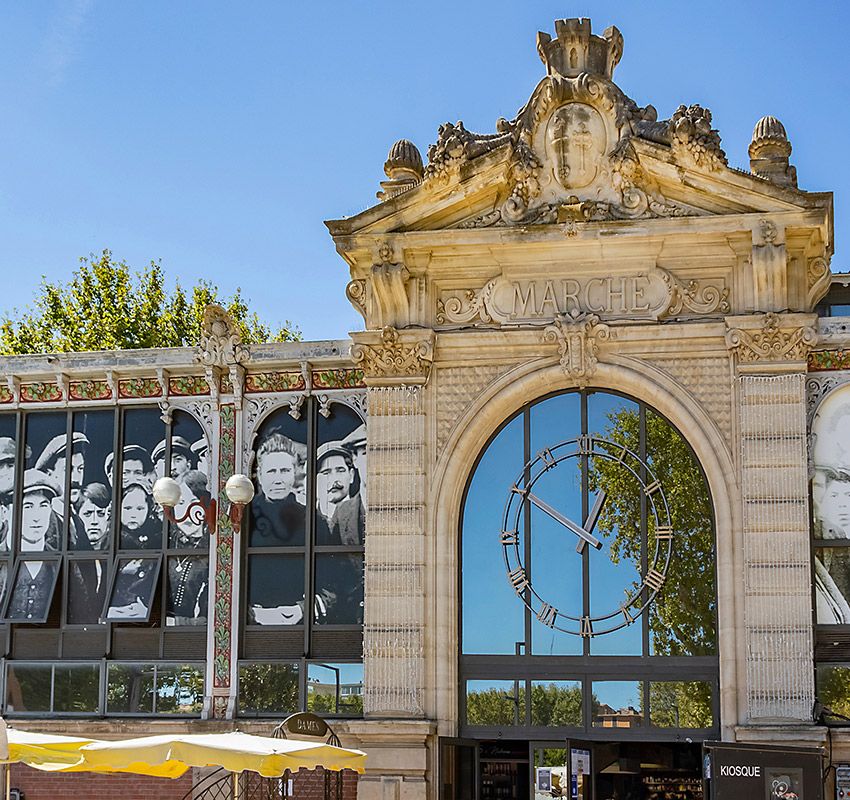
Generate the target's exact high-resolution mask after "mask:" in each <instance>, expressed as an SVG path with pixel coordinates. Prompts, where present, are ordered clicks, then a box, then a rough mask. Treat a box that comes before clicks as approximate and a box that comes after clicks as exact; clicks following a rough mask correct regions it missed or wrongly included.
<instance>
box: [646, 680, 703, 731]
mask: <svg viewBox="0 0 850 800" xmlns="http://www.w3.org/2000/svg"><path fill="white" fill-rule="evenodd" d="M649 704H650V709H651V712H650V713H651V720H652V724H653V725H655V726H656V727H657V728H710V727H711V725H712V722H713V720H712V715H711V685H710V684H708V683H706V682H704V681H665V682H664V683H655V682H653V683H650V684H649Z"/></svg>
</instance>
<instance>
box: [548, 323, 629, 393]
mask: <svg viewBox="0 0 850 800" xmlns="http://www.w3.org/2000/svg"><path fill="white" fill-rule="evenodd" d="M611 335H612V333H611V329H610V328H609V327H608V326H607V325H603V324H601V323H600V322H599V317H597V316H596V315H595V314H576V315H575V316H569V315H564V314H558V315H557V316H556V317H555V322H554V323H552V324H551V325H547V326H546V327H545V328H544V329H543V341H544V342H555V343H557V345H558V353H559V354H560V356H561V366H562V367H563V369H564V372H565V373H566V375H567V377H569V378H572V379H573V380H574V381H576V382H577V383H578V385H579V386H583V385H585V384H586V383H587V381H588V380H589V379H590V378H591V376H592V375H593V373H594V372H595V371H596V364H597V354H598V352H599V342H604V341H607V340H608V339H609V338H611Z"/></svg>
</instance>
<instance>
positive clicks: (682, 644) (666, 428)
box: [589, 409, 716, 656]
mask: <svg viewBox="0 0 850 800" xmlns="http://www.w3.org/2000/svg"><path fill="white" fill-rule="evenodd" d="M609 420H610V424H609V426H608V427H607V429H606V431H605V433H604V434H603V435H604V437H605V438H606V439H609V440H610V441H612V442H616V443H617V444H620V445H625V446H626V447H628V448H629V449H631V450H632V451H633V452H635V453H637V452H639V435H640V420H639V415H638V413H637V411H633V410H631V409H623V410H621V411H618V412H616V413H613V414H609ZM646 452H647V462H648V464H649V465H650V468H651V469H652V470H653V472H654V474H655V478H656V479H658V480H659V481H660V482H661V485H662V487H663V489H664V494H665V495H666V497H667V502H668V503H669V505H670V516H671V519H672V522H673V531H674V540H673V557H672V559H671V562H670V568H669V570H668V573H667V575H668V580H667V581H666V582H665V584H664V586H663V588H662V590H661V591H660V592H659V593H658V595H657V596H656V598H655V604H654V608H653V610H652V612H651V613H650V617H649V630H650V635H651V637H652V646H653V652H654V653H655V654H656V655H670V656H678V655H692V656H701V655H712V654H714V653H715V652H716V636H715V589H714V536H713V530H712V524H711V519H712V507H711V500H710V498H709V495H708V489H707V487H706V484H705V479H704V477H703V474H702V471H701V470H700V468H699V465H698V464H697V462H696V459H695V458H694V456H693V454H692V452H691V450H690V448H689V447H688V445H687V444H686V442H685V441H684V439H683V438H682V437H681V436H680V435H679V434H678V432H677V431H675V430H674V429H673V428H672V426H670V425H669V424H668V423H667V422H666V421H665V420H664V419H662V418H661V417H659V416H658V415H657V414H653V413H652V412H650V411H647V412H646ZM589 477H590V488H591V491H593V492H596V491H598V490H599V489H604V490H605V492H606V494H607V500H606V503H605V507H604V509H603V512H602V515H601V516H600V518H599V522H598V523H597V530H598V531H599V532H600V534H601V535H602V537H604V538H608V539H611V559H612V560H613V561H614V562H615V563H619V562H620V560H621V559H627V560H628V561H631V562H632V563H633V564H634V565H635V567H636V569H637V570H638V571H639V570H640V567H641V525H640V521H641V518H640V515H641V508H640V492H639V490H638V487H637V481H635V480H634V479H633V478H632V477H631V475H630V474H629V473H628V472H627V470H624V469H623V468H622V467H621V466H620V465H618V464H617V463H616V462H614V461H610V460H608V459H605V458H600V457H596V458H593V459H591V465H590V476H589ZM649 545H650V547H649V550H650V560H651V554H652V551H653V549H654V541H653V523H652V521H651V520H650V526H649Z"/></svg>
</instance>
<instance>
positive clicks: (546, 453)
mask: <svg viewBox="0 0 850 800" xmlns="http://www.w3.org/2000/svg"><path fill="white" fill-rule="evenodd" d="M537 457H538V458H539V459H540V460H541V461H542V462H543V468H544V469H550V468H551V467H554V466H555V465H556V464H557V462H556V461H555V456H553V455H552V451H551V450H550V449H549V448H548V447H544V448H543V449H542V450H541V451H540V452H539V453H538V454H537Z"/></svg>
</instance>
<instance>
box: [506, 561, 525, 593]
mask: <svg viewBox="0 0 850 800" xmlns="http://www.w3.org/2000/svg"><path fill="white" fill-rule="evenodd" d="M508 580H509V581H510V582H511V585H512V586H513V587H514V590H515V591H516V593H517V594H520V593H521V592H523V591H525V589H526V588H527V587H528V577H527V576H526V574H525V570H524V569H523V568H522V567H517V568H516V569H515V570H514V571H513V572H509V573H508Z"/></svg>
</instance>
